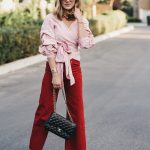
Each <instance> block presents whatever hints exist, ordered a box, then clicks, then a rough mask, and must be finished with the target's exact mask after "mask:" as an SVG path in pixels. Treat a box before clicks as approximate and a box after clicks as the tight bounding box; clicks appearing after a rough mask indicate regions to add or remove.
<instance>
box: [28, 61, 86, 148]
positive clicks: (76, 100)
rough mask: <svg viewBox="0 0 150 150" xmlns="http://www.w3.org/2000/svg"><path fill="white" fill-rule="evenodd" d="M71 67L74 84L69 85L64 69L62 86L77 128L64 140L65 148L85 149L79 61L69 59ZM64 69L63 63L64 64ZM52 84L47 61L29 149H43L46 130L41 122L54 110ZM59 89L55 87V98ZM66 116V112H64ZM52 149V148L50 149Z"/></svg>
mask: <svg viewBox="0 0 150 150" xmlns="http://www.w3.org/2000/svg"><path fill="white" fill-rule="evenodd" d="M70 63H71V68H72V72H73V76H74V78H75V84H74V85H72V86H70V82H69V79H67V78H66V76H65V71H64V88H65V94H66V100H67V105H68V108H69V111H70V114H71V116H72V118H73V121H74V122H75V123H76V125H77V128H76V132H75V135H74V136H73V137H72V138H71V139H67V140H65V146H64V149H65V150H86V131H85V120H84V104H83V95H82V94H83V93H82V71H81V67H80V61H78V60H76V59H71V60H70ZM64 69H65V65H64ZM52 89H53V85H52V74H51V71H50V67H49V63H48V62H46V68H45V74H44V77H43V80H42V87H41V93H40V98H39V105H38V107H37V110H36V112H35V117H34V121H33V127H32V133H31V137H30V143H29V148H30V149H31V150H43V147H44V143H45V141H46V138H47V135H48V131H47V130H46V129H45V128H44V127H43V123H44V121H45V120H47V119H48V117H49V115H50V114H51V113H52V112H53V111H54V103H53V92H52ZM58 93H59V89H56V99H57V98H58ZM66 117H67V118H68V117H69V116H68V113H66ZM52 150H53V149H52Z"/></svg>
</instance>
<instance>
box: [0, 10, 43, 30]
mask: <svg viewBox="0 0 150 150" xmlns="http://www.w3.org/2000/svg"><path fill="white" fill-rule="evenodd" d="M41 22H42V20H40V19H37V20H34V19H33V18H32V16H31V14H30V13H28V10H26V11H15V12H10V13H7V14H3V15H1V16H0V26H12V27H18V26H24V25H39V24H40V23H41Z"/></svg>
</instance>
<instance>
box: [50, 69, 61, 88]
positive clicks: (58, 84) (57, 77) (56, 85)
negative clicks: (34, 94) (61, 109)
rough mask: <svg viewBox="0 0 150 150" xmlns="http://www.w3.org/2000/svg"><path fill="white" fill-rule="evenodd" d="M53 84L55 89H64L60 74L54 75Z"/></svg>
mask: <svg viewBox="0 0 150 150" xmlns="http://www.w3.org/2000/svg"><path fill="white" fill-rule="evenodd" d="M52 84H53V87H54V88H62V85H63V81H61V77H60V75H59V73H58V72H56V73H53V75H52Z"/></svg>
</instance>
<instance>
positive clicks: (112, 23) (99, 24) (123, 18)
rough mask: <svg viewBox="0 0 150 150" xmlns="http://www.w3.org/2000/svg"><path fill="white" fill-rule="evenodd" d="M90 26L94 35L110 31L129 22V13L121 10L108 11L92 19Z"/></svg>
mask: <svg viewBox="0 0 150 150" xmlns="http://www.w3.org/2000/svg"><path fill="white" fill-rule="evenodd" d="M89 21H90V27H91V30H92V32H93V33H94V35H99V34H103V33H108V32H111V31H114V30H117V29H120V28H122V27H124V26H126V24H127V15H126V14H125V13H124V12H122V11H120V10H115V11H108V12H106V13H102V14H99V15H97V17H96V18H95V19H90V20H89Z"/></svg>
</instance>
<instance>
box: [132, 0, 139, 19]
mask: <svg viewBox="0 0 150 150" xmlns="http://www.w3.org/2000/svg"><path fill="white" fill-rule="evenodd" d="M133 11H134V12H133V14H134V16H135V17H139V0H133Z"/></svg>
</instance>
